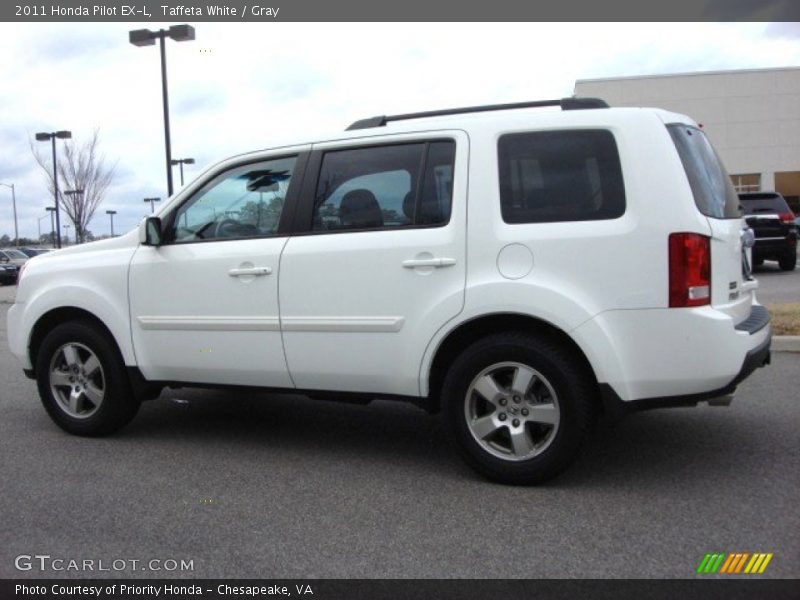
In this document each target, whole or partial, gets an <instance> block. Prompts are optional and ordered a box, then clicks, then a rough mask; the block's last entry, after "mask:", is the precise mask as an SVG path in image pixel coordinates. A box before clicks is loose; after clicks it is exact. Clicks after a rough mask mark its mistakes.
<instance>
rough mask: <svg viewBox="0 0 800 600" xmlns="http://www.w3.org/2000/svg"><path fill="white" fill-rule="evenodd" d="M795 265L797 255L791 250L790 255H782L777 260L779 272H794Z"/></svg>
mask: <svg viewBox="0 0 800 600" xmlns="http://www.w3.org/2000/svg"><path fill="white" fill-rule="evenodd" d="M796 265H797V253H796V252H794V250H792V253H791V254H784V255H783V256H781V257H780V259H779V260H778V266H779V267H780V268H781V271H794V268H795V266H796Z"/></svg>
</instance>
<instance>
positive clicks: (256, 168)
mask: <svg viewBox="0 0 800 600" xmlns="http://www.w3.org/2000/svg"><path fill="white" fill-rule="evenodd" d="M296 160H297V157H296V156H293V157H289V158H278V159H274V160H265V161H261V162H257V163H251V164H248V165H244V166H241V167H236V168H234V169H231V170H230V171H226V172H224V173H222V174H221V175H219V176H217V177H215V178H214V179H212V180H211V181H210V182H208V183H207V184H206V185H205V186H204V187H203V188H202V189H201V190H200V191H198V192H197V193H195V195H194V196H192V197H191V198H190V199H189V200H188V201H187V202H185V203H184V204H182V205H181V206H180V208H178V210H177V212H176V213H175V218H174V219H173V221H172V226H171V228H170V231H168V232H167V238H168V239H169V240H171V241H173V242H175V243H185V242H198V241H206V240H220V239H241V238H253V237H267V236H271V235H275V234H276V233H277V230H278V223H279V221H280V217H281V212H282V211H283V204H284V200H285V198H286V192H287V190H288V189H289V183H290V181H291V178H292V171H293V170H294V165H295V161H296Z"/></svg>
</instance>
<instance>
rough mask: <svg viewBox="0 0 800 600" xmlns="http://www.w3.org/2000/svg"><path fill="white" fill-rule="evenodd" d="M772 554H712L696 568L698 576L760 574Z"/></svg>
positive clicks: (706, 556) (704, 558) (705, 557)
mask: <svg viewBox="0 0 800 600" xmlns="http://www.w3.org/2000/svg"><path fill="white" fill-rule="evenodd" d="M772 556H773V554H772V552H770V553H765V552H753V553H752V554H751V553H749V552H730V553H727V552H714V553H713V554H711V553H710V554H706V555H705V556H704V557H703V560H701V561H700V564H699V565H698V566H697V572H698V573H699V574H702V575H705V574H714V573H723V574H726V575H736V574H745V575H756V574H761V573H763V572H764V570H765V569H766V568H767V565H768V564H769V561H771V560H772Z"/></svg>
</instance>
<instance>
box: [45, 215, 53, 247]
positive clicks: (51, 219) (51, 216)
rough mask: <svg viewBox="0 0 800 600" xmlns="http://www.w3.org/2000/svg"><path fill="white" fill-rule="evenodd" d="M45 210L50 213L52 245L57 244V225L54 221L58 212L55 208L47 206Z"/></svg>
mask: <svg viewBox="0 0 800 600" xmlns="http://www.w3.org/2000/svg"><path fill="white" fill-rule="evenodd" d="M45 210H46V211H47V212H49V213H50V243H51V244H53V245H55V243H56V224H55V222H54V221H53V213H54V212H56V207H55V206H46V207H45Z"/></svg>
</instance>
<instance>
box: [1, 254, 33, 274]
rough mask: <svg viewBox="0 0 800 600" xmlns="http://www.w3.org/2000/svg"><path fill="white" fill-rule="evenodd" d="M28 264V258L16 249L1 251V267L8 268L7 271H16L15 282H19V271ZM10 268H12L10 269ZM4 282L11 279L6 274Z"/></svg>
mask: <svg viewBox="0 0 800 600" xmlns="http://www.w3.org/2000/svg"><path fill="white" fill-rule="evenodd" d="M26 262H28V257H27V256H26V255H25V254H23V253H22V252H20V251H19V250H18V249H16V248H3V249H0V265H4V266H5V267H6V269H5V271H10V270H12V269H13V271H14V281H16V280H17V277H18V274H19V270H20V269H21V268H22V266H23V265H24V264H25V263H26ZM9 267H10V268H9ZM2 279H3V280H4V281H6V280H8V279H9V275H8V274H7V273H6V274H5V275H4V276H3V278H2Z"/></svg>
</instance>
